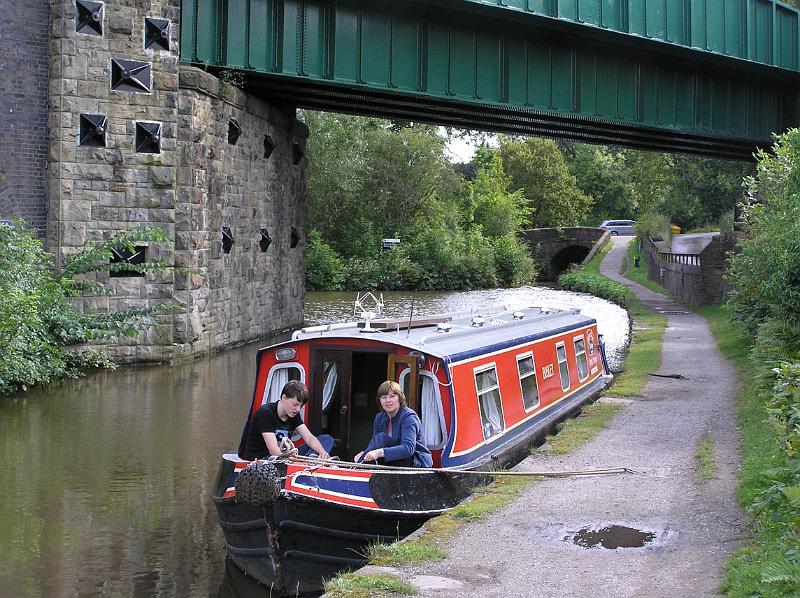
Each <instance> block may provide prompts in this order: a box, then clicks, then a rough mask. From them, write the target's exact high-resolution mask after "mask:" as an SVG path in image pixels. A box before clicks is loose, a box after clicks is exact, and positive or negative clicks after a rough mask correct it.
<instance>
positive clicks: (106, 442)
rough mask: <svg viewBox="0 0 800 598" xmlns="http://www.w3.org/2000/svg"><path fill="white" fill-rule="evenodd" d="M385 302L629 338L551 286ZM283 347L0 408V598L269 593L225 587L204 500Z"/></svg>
mask: <svg viewBox="0 0 800 598" xmlns="http://www.w3.org/2000/svg"><path fill="white" fill-rule="evenodd" d="M353 298H354V294H353V293H343V294H330V293H310V294H308V296H307V307H308V310H307V323H308V324H315V323H323V322H329V321H340V320H347V319H351V318H352V301H353ZM384 298H385V300H386V306H387V312H388V314H389V315H393V316H400V315H404V314H407V313H409V311H410V309H411V304H412V302H413V304H414V311H415V313H419V314H425V313H428V314H430V313H436V312H442V311H449V310H454V309H458V310H464V309H470V308H475V309H480V308H485V307H487V306H489V305H496V304H500V303H507V304H515V305H522V304H525V305H543V306H552V307H565V306H569V307H581V308H582V309H583V310H584V311H585V312H586V313H589V314H591V315H593V316H595V317H596V318H597V319H598V322H599V325H600V332H601V333H604V334H605V336H606V340H607V342H608V345H609V347H611V349H612V351H611V353H613V352H614V351H613V348H614V347H621V346H622V345H623V344H624V339H625V334H623V333H627V329H628V327H627V317H626V316H625V315H624V311H622V310H620V309H619V308H617V307H615V306H612V305H611V304H608V303H606V302H604V301H600V300H597V299H594V298H591V297H588V296H579V295H574V294H570V293H562V292H558V291H553V290H550V289H540V288H528V289H514V290H511V291H502V290H500V291H473V292H464V293H416V294H413V295H412V294H411V293H384ZM284 338H286V336H282V337H280V338H274V339H265V340H264V341H260V342H259V343H256V344H254V345H250V346H245V347H241V348H238V349H234V350H231V351H228V352H225V353H222V354H220V355H217V356H214V357H211V358H206V359H201V360H198V361H195V362H191V363H187V364H184V365H181V366H176V367H138V368H124V369H120V370H118V371H114V372H105V371H104V372H98V373H95V374H93V375H91V376H89V377H87V378H84V379H81V380H77V381H66V382H64V383H62V384H59V385H55V386H53V387H52V388H48V389H41V390H36V391H32V392H30V393H27V394H26V395H22V396H21V397H19V398H16V399H12V400H9V401H2V402H0V487H1V488H2V489H3V495H2V496H3V498H2V508H0V555H2V558H0V596H2V597H5V596H13V597H26V596H101V595H105V596H142V597H150V596H214V595H219V596H220V597H221V598H222V597H225V596H249V595H254V596H261V595H268V589H267V588H264V587H263V586H257V585H256V586H252V584H250V585H248V586H247V589H248V590H249V591H251V594H246V593H236V592H244V590H241V589H240V587H243V586H244V583H245V582H242V583H239V582H240V581H241V579H238V578H237V580H236V581H234V582H232V581H231V580H230V577H231V575H230V572H228V575H227V577H226V565H225V562H224V548H223V537H222V533H221V531H220V529H219V525H218V523H217V516H216V511H215V509H214V506H213V504H212V503H211V500H210V499H209V495H210V491H211V486H212V484H213V482H214V478H215V475H216V473H217V466H218V462H219V457H220V455H221V454H222V453H223V452H227V451H230V450H232V449H234V448H235V447H236V445H237V443H238V439H239V436H240V433H241V426H242V423H243V416H244V413H245V411H246V409H247V405H248V404H249V402H250V398H251V393H252V384H253V379H254V373H255V349H256V348H257V347H258V346H262V345H266V344H269V343H270V342H276V341H277V340H283V339H284ZM237 572H238V570H237ZM245 581H247V582H249V581H251V580H249V578H245ZM224 592H227V593H224ZM231 592H233V593H231ZM253 592H255V593H253ZM258 592H261V593H258ZM264 592H266V593H264Z"/></svg>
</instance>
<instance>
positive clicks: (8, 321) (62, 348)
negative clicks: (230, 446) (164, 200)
mask: <svg viewBox="0 0 800 598" xmlns="http://www.w3.org/2000/svg"><path fill="white" fill-rule="evenodd" d="M134 240H149V241H157V242H163V241H165V240H166V238H165V236H164V233H163V232H162V231H160V230H157V229H140V230H137V231H133V232H131V233H128V234H127V235H124V236H122V237H119V238H117V239H115V240H112V241H110V242H108V243H106V244H103V245H101V246H98V247H95V248H92V249H90V250H87V251H84V252H83V253H80V254H78V255H77V256H75V258H73V259H72V260H70V261H69V262H68V263H67V264H66V265H65V267H64V269H63V270H62V271H61V272H56V273H54V272H53V264H52V260H51V257H50V255H49V254H48V253H47V252H46V251H45V250H44V249H43V248H42V244H41V242H40V241H39V240H38V239H36V237H35V235H34V234H32V233H31V232H30V231H29V230H27V228H26V227H25V225H24V223H22V222H17V223H16V224H15V226H14V227H10V226H6V225H0V396H3V395H8V394H11V393H13V392H16V391H18V390H25V389H27V388H28V387H30V386H33V385H35V384H41V383H45V382H49V381H50V380H53V379H55V378H59V377H63V376H70V377H74V376H77V375H79V374H80V372H81V371H82V370H83V369H85V368H88V367H98V366H105V367H110V366H112V364H111V362H110V360H109V359H108V358H107V357H106V356H104V355H102V354H101V353H99V352H97V351H94V350H91V349H80V350H77V349H75V348H71V349H70V348H68V345H73V344H77V343H84V342H87V341H91V340H94V339H98V338H104V337H108V336H113V335H119V334H123V335H134V334H136V333H137V332H138V331H139V330H141V329H142V328H143V327H144V326H147V325H149V324H150V323H152V316H153V315H155V314H156V313H158V312H160V311H163V310H164V309H166V308H168V307H169V306H157V307H154V308H148V309H139V310H130V311H127V312H116V313H104V314H94V313H78V312H76V311H75V309H74V308H73V307H72V305H71V304H70V302H69V300H68V297H70V296H75V295H77V294H80V293H86V292H89V293H92V294H100V293H101V292H102V289H101V287H100V285H98V284H95V283H92V282H87V281H77V280H75V279H74V278H73V276H74V275H77V274H85V273H87V272H91V271H94V270H97V269H105V270H109V269H121V268H122V267H125V266H122V265H112V264H109V260H110V257H111V248H112V247H113V248H122V247H129V246H131V245H132V243H133V241H134ZM128 267H129V268H132V269H137V270H140V271H143V272H144V271H150V270H157V269H163V268H164V267H165V266H164V265H163V264H158V263H152V262H151V263H148V264H142V265H139V266H128Z"/></svg>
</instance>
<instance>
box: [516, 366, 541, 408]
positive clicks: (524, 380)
mask: <svg viewBox="0 0 800 598" xmlns="http://www.w3.org/2000/svg"><path fill="white" fill-rule="evenodd" d="M517 372H518V373H519V385H520V388H521V389H522V403H523V405H525V409H526V410H529V409H533V408H534V407H538V406H539V385H538V384H537V382H536V368H535V367H534V365H533V355H524V356H522V357H517Z"/></svg>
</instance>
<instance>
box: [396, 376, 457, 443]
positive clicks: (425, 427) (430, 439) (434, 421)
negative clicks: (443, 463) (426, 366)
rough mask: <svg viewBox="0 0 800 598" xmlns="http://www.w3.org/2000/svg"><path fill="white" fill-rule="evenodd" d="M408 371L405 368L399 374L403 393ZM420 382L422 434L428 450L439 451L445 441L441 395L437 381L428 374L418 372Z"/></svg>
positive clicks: (405, 387)
mask: <svg viewBox="0 0 800 598" xmlns="http://www.w3.org/2000/svg"><path fill="white" fill-rule="evenodd" d="M410 371H411V370H410V369H408V368H406V369H405V370H403V373H402V374H400V386H402V387H403V389H404V391H405V390H407V389H408V381H409V379H410V376H409V375H408V374H409V373H410ZM420 380H421V381H422V394H421V395H420V411H421V412H420V414H419V417H420V419H421V420H422V433H423V434H424V435H425V444H427V445H428V448H429V449H440V448H442V447H443V446H444V441H445V440H447V436H446V433H445V424H444V411H443V410H442V395H441V393H440V392H439V381H438V380H437V379H436V378H435V377H434V376H433V374H431V373H430V372H425V371H422V372H420Z"/></svg>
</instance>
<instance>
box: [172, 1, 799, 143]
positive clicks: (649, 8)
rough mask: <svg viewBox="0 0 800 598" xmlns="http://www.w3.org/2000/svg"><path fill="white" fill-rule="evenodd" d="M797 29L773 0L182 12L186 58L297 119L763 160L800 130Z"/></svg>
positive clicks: (250, 7) (193, 6)
mask: <svg viewBox="0 0 800 598" xmlns="http://www.w3.org/2000/svg"><path fill="white" fill-rule="evenodd" d="M734 5H735V7H738V11H739V12H736V11H735V10H733V9H730V8H728V9H725V10H728V12H724V11H723V12H722V13H719V14H718V13H716V12H714V10H716V9H718V8H720V7H722V6H725V7H733V6H734ZM712 6H713V8H712ZM765 7H766V8H765ZM678 8H681V11H682V12H679V13H678V12H676V11H678ZM767 8H768V9H769V11H767V10H766V9H767ZM701 9H702V10H701ZM731 11H732V12H733V13H735V14H736V15H738V20H737V19H734V18H733V17H732V16H730V14H729V13H731ZM783 13H786V14H791V15H793V16H794V17H793V18H794V21H791V20H786V21H784V20H782V19H783V17H782V16H780V15H782V14H783ZM678 14H679V15H680V18H679V17H678V16H677V15H678ZM720 14H721V15H722V18H721V21H720V20H719V19H718V18H717V17H719V16H720ZM745 17H747V18H745ZM768 17H769V18H768ZM796 17H797V13H796V12H795V11H791V10H790V9H786V8H785V7H783V6H782V5H779V4H776V3H775V2H772V1H771V0H503V2H500V1H499V0H428V1H426V2H423V1H418V0H405V1H404V2H390V1H386V0H370V1H369V2H364V1H356V0H183V4H182V19H181V59H182V60H184V61H187V62H191V63H198V64H204V65H208V66H210V67H216V68H228V69H241V70H243V71H245V73H246V74H247V90H248V91H249V92H252V93H257V94H258V95H260V96H263V97H265V98H267V99H272V100H276V101H282V102H286V103H289V104H292V105H297V106H303V107H309V108H316V109H324V110H333V111H341V112H349V113H359V114H375V115H381V116H386V117H399V118H406V119H411V120H417V121H427V122H434V123H439V124H445V125H452V126H458V127H463V128H474V129H483V130H491V131H504V132H512V133H523V134H533V135H546V136H551V137H559V138H567V139H576V140H580V141H589V142H592V141H594V142H599V143H619V144H623V145H628V146H634V147H642V148H648V149H662V150H667V151H685V152H692V153H699V154H705V155H713V156H721V157H726V158H748V157H750V156H751V154H752V152H753V149H754V148H755V147H756V146H765V145H768V144H769V143H770V142H771V135H772V133H773V132H779V131H783V130H784V129H786V128H787V127H789V126H796V125H797V124H798V123H800V116H799V114H798V110H799V107H800V74H798V73H797V72H796V67H797V59H796V55H797V52H796V46H797V19H796ZM726 19H727V20H726ZM748 19H749V20H748ZM712 21H713V23H714V26H713V27H712V26H711V25H709V22H712ZM767 22H769V23H771V24H770V25H767ZM749 23H754V25H753V27H750V25H749ZM792 24H793V25H792ZM701 25H702V31H703V34H702V40H703V43H702V45H701V46H699V48H700V49H698V46H696V43H695V42H696V41H697V40H699V39H701V38H700V37H698V36H699V35H700V34H699V33H698V31H699V29H698V28H699V27H700V26H701ZM765 28H767V29H765ZM764 31H769V32H770V35H769V36H767V39H761V37H760V35H761V34H763V32H764ZM709 32H710V33H709ZM734 50H735V52H734ZM792 53H793V54H792ZM790 54H792V55H793V56H795V58H793V59H792V60H794V62H793V63H792V62H791V61H790V60H789V59H788V58H786V57H787V56H789V55H790ZM776 57H777V58H776ZM767 58H768V59H769V60H771V61H773V62H776V60H777V64H778V66H771V64H772V63H770V62H767V61H766V60H767ZM790 63H791V64H793V65H794V68H789V66H787V65H789V64H790Z"/></svg>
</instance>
